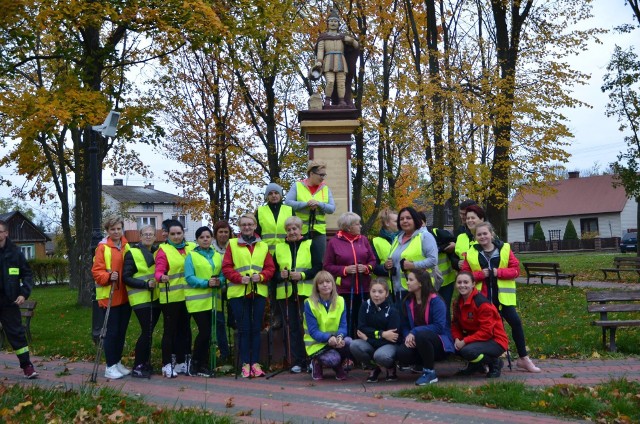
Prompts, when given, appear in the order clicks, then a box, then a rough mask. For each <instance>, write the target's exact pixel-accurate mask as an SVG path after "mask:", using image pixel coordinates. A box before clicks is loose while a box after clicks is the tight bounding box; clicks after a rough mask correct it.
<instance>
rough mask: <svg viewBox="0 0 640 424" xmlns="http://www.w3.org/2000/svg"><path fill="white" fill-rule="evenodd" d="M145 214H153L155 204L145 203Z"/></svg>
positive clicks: (143, 207)
mask: <svg viewBox="0 0 640 424" xmlns="http://www.w3.org/2000/svg"><path fill="white" fill-rule="evenodd" d="M142 211H143V212H153V203H143V204H142Z"/></svg>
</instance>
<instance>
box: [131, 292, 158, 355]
mask: <svg viewBox="0 0 640 424" xmlns="http://www.w3.org/2000/svg"><path fill="white" fill-rule="evenodd" d="M133 312H134V313H135V314H136V318H138V323H139V324H140V337H138V341H137V342H136V359H135V363H134V366H137V365H140V364H149V363H150V362H151V337H152V334H153V329H154V328H156V324H157V323H158V320H159V319H160V307H159V305H154V307H148V306H147V307H142V308H138V309H135V308H134V310H133Z"/></svg>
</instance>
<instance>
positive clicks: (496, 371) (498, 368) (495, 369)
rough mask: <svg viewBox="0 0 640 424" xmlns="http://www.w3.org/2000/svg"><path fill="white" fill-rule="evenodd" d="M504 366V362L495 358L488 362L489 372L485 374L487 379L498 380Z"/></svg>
mask: <svg viewBox="0 0 640 424" xmlns="http://www.w3.org/2000/svg"><path fill="white" fill-rule="evenodd" d="M503 366H504V362H502V359H500V358H496V359H494V360H492V361H491V362H489V372H488V373H487V378H498V377H500V373H501V372H502V367H503Z"/></svg>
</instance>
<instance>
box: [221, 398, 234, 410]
mask: <svg viewBox="0 0 640 424" xmlns="http://www.w3.org/2000/svg"><path fill="white" fill-rule="evenodd" d="M235 405H236V404H235V402H234V401H233V396H231V397H230V398H227V400H226V401H225V404H224V407H225V408H233V407H234V406H235Z"/></svg>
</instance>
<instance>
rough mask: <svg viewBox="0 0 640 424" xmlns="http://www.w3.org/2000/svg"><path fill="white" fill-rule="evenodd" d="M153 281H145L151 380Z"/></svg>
mask: <svg viewBox="0 0 640 424" xmlns="http://www.w3.org/2000/svg"><path fill="white" fill-rule="evenodd" d="M152 281H154V280H147V286H149V376H148V377H147V379H150V378H151V344H152V343H153V287H151V285H150V284H151V282H152Z"/></svg>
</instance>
